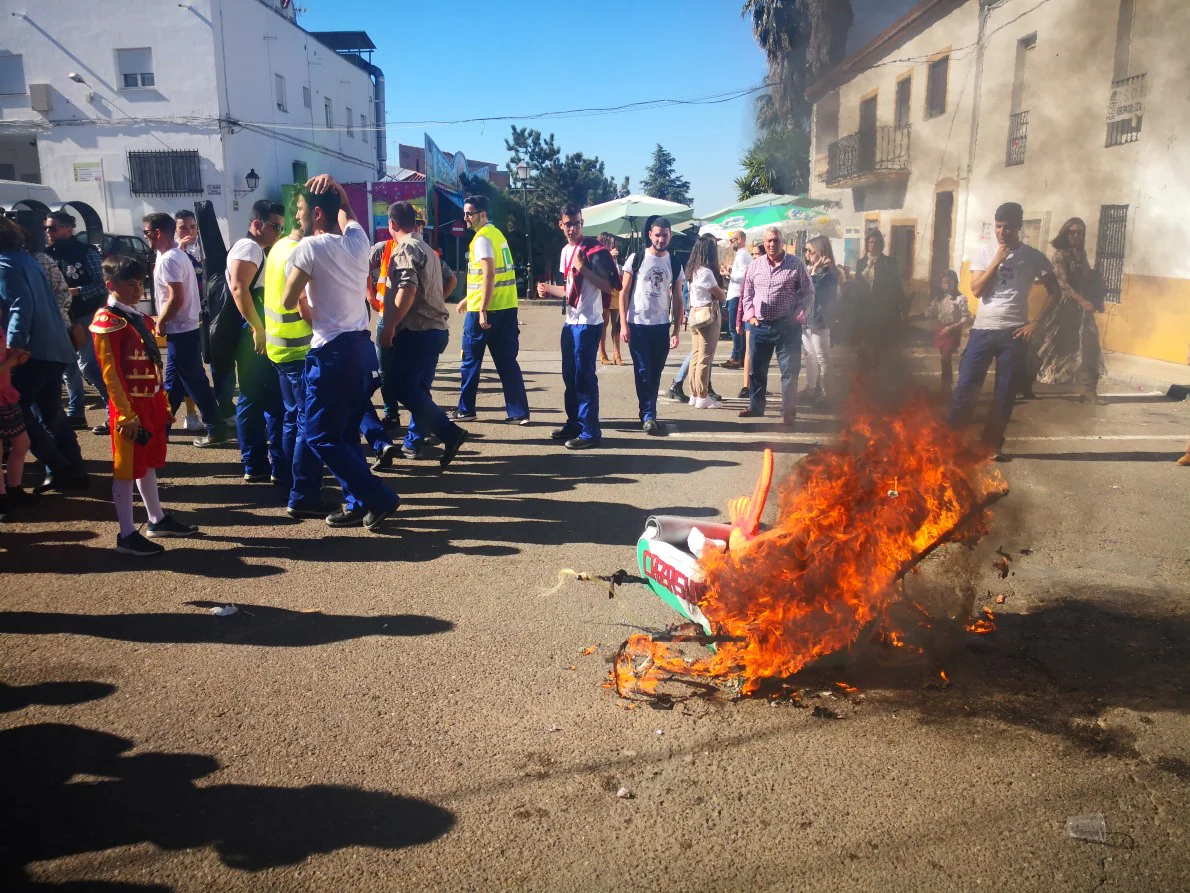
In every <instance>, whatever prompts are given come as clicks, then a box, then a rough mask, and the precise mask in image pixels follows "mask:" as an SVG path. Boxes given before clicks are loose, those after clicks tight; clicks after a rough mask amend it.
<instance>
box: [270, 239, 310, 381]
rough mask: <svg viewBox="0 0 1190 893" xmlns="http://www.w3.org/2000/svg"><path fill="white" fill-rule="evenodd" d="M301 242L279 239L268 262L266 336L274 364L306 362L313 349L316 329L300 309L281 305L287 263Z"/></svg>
mask: <svg viewBox="0 0 1190 893" xmlns="http://www.w3.org/2000/svg"><path fill="white" fill-rule="evenodd" d="M297 245H298V243H297V242H295V241H294V240H293V239H290V238H284V239H278V240H277V243H276V244H275V245H274V246H273V248H272V250H271V251H270V252H269V256H268V258H267V259H266V260H265V262H264V335H265V338H264V340H265V352H266V353H267V354H268V357H269V359H270V360H272V361H273V362H274V363H292V362H294V361H295V360H302V359H305V357H306V352H307V351H309V350H310V339H311V338H312V337H313V336H314V330H313V329H312V328H310V324H309V323H308V322H306V321H305V320H304V319H302V315H301V314H300V313H298V311H296V310H286V309H285V308H284V307H282V306H281V297H282V295H283V294H284V293H285V262H286V261H287V260H289V256H290V255H291V254H293V250H294V249H295V248H297Z"/></svg>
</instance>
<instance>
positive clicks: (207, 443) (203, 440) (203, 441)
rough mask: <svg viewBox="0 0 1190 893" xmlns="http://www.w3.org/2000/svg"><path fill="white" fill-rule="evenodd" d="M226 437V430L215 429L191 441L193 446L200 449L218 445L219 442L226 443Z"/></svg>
mask: <svg viewBox="0 0 1190 893" xmlns="http://www.w3.org/2000/svg"><path fill="white" fill-rule="evenodd" d="M227 439H228V438H227V432H226V431H220V430H215V431H212V432H211V433H210V434H207V435H206V436H204V437H199V438H197V439H196V440H194V441H192V443H193V444H194V446H196V447H198V448H199V449H200V450H202V449H206V448H207V447H213V446H219V445H220V444H223V443H227Z"/></svg>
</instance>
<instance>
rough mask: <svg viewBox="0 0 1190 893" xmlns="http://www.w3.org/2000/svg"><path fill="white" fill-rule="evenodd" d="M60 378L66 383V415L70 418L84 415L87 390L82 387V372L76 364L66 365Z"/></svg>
mask: <svg viewBox="0 0 1190 893" xmlns="http://www.w3.org/2000/svg"><path fill="white" fill-rule="evenodd" d="M62 378H63V379H64V380H65V381H66V414H67V415H68V416H70V417H71V418H75V417H77V416H81V415H85V414H86V409H87V389H86V387H85V386H84V385H83V370H82V369H80V368H79V365H78V363H67V364H66V368H65V370H64V371H63V372H62Z"/></svg>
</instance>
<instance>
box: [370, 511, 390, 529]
mask: <svg viewBox="0 0 1190 893" xmlns="http://www.w3.org/2000/svg"><path fill="white" fill-rule="evenodd" d="M395 511H396V509H395V508H391V509H385V510H384V511H383V512H368V513H367V514H366V515H364V530H371V529H373V528H374V527H377V526H379V525H380V524H383V523H384V522H385V521H386V520H387V519H388V517H389V516H390V515H391V514H392V513H393V512H395Z"/></svg>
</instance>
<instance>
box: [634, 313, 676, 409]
mask: <svg viewBox="0 0 1190 893" xmlns="http://www.w3.org/2000/svg"><path fill="white" fill-rule="evenodd" d="M669 332H670V326H669V323H667V322H663V323H661V324H659V325H655V326H646V325H640V324H638V323H634V322H630V323H628V335H629V337H630V339H631V340H629V342H628V352H629V353H631V354H632V373H633V376H634V378H635V379H636V402H637V404H638V407H639V409H640V420H641V422H642V423H643V422H647V421H648V420H649V419H653V420H654V421H656V419H657V391H658V389H659V388H660V387H661V373H662V372H663V371H664V369H665V361H666V359H667V358H668V357H669Z"/></svg>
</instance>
